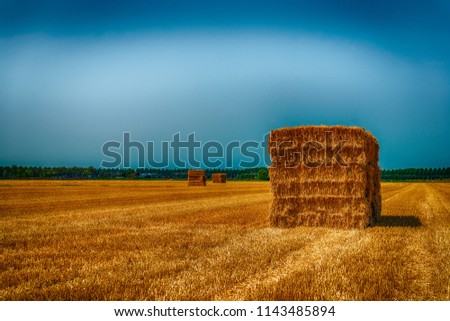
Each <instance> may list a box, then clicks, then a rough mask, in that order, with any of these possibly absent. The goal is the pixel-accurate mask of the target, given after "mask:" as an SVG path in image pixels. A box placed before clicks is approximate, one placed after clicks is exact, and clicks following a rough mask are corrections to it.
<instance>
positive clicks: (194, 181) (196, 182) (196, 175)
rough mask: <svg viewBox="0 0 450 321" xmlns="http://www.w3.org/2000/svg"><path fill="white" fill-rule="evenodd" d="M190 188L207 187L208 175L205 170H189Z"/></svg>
mask: <svg viewBox="0 0 450 321" xmlns="http://www.w3.org/2000/svg"><path fill="white" fill-rule="evenodd" d="M187 185H188V186H205V185H206V175H205V171H204V170H188V183H187Z"/></svg>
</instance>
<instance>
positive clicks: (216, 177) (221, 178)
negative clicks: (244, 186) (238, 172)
mask: <svg viewBox="0 0 450 321" xmlns="http://www.w3.org/2000/svg"><path fill="white" fill-rule="evenodd" d="M211 176H212V182H213V183H226V182H227V174H225V173H214V174H212V175H211Z"/></svg>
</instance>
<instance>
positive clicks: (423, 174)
mask: <svg viewBox="0 0 450 321" xmlns="http://www.w3.org/2000/svg"><path fill="white" fill-rule="evenodd" d="M213 173H226V174H227V179H228V180H268V179H269V173H268V170H267V168H264V167H260V168H249V169H214V170H212V169H209V170H206V177H207V178H208V179H211V174H213ZM0 179H157V180H161V179H175V180H186V179H187V170H186V169H150V168H148V169H147V168H138V169H104V168H94V167H92V166H91V167H77V166H74V167H27V166H15V165H13V166H0ZM444 179H450V167H447V168H407V169H388V170H381V180H382V181H415V180H444Z"/></svg>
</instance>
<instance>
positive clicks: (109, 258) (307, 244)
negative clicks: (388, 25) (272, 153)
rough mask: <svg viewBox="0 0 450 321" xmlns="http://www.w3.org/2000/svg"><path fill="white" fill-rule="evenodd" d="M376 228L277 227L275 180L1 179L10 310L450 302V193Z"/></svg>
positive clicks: (398, 204)
mask: <svg viewBox="0 0 450 321" xmlns="http://www.w3.org/2000/svg"><path fill="white" fill-rule="evenodd" d="M382 198H383V213H382V218H381V220H380V221H379V222H378V223H377V224H376V225H375V226H374V227H369V228H367V229H364V230H356V229H332V228H325V227H301V226H300V227H295V228H288V229H283V228H277V227H270V226H269V204H270V199H271V193H270V191H269V183H268V182H228V183H227V184H210V185H207V186H206V187H204V188H187V187H186V182H184V181H180V182H177V181H160V182H150V181H2V182H1V185H0V228H1V236H0V248H1V253H2V254H1V259H0V271H1V280H0V299H2V300H450V282H449V278H450V250H449V249H450V184H444V183H389V184H382Z"/></svg>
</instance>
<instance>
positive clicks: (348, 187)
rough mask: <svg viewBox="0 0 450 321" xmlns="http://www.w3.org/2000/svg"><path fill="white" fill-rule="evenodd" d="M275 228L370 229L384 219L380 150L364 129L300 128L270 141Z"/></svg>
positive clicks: (272, 136)
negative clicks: (369, 227)
mask: <svg viewBox="0 0 450 321" xmlns="http://www.w3.org/2000/svg"><path fill="white" fill-rule="evenodd" d="M268 148H269V153H270V157H271V160H272V164H271V166H270V167H269V177H270V189H271V192H272V196H273V197H272V203H271V207H270V215H269V218H270V223H271V225H273V226H279V227H294V226H301V225H302V226H326V227H335V228H360V229H361V228H365V227H367V226H369V225H371V224H373V223H374V222H376V221H377V220H378V219H379V217H380V216H381V187H380V186H381V185H380V178H381V175H380V168H379V166H378V153H379V149H380V148H379V145H378V142H377V140H376V139H375V137H374V136H373V135H372V134H371V133H370V132H368V131H366V130H364V129H363V128H360V127H344V126H323V125H322V126H299V127H286V128H281V129H276V130H272V131H271V133H270V139H269V146H268Z"/></svg>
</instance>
